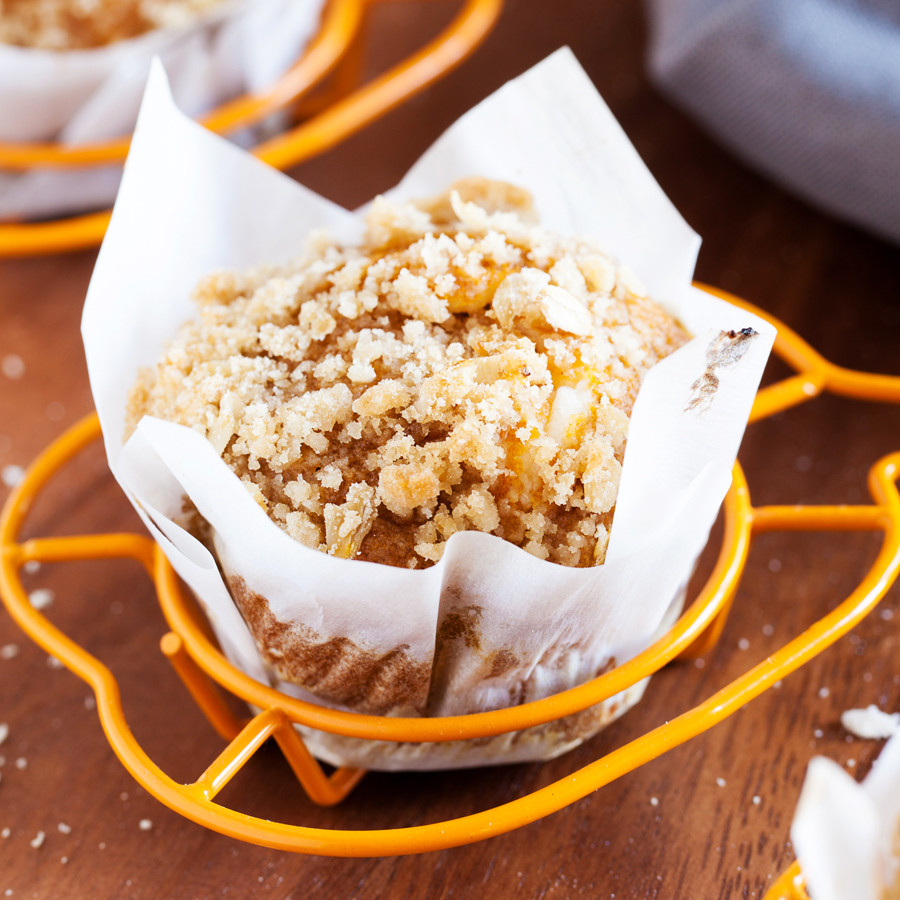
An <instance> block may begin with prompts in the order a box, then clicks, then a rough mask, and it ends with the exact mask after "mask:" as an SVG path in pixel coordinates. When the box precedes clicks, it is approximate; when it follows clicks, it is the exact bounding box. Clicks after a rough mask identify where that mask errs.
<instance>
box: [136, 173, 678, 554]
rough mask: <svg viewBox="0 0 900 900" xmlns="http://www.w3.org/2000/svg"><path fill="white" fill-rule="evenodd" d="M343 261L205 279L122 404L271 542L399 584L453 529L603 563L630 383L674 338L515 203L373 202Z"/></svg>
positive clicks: (586, 257) (328, 253)
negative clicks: (159, 431) (192, 443)
mask: <svg viewBox="0 0 900 900" xmlns="http://www.w3.org/2000/svg"><path fill="white" fill-rule="evenodd" d="M366 225H367V232H366V236H365V239H364V241H363V243H362V245H361V246H359V247H345V246H341V245H339V244H336V243H334V242H333V241H332V240H330V239H329V238H328V237H327V235H324V234H318V235H315V236H314V237H313V238H312V239H311V240H310V241H309V245H308V246H307V248H306V250H305V252H304V253H303V254H302V255H301V257H300V258H299V259H297V260H295V261H294V262H292V263H291V264H289V265H286V266H283V267H264V268H258V269H255V270H253V271H248V272H227V273H220V274H216V275H212V276H211V277H209V278H207V279H205V280H204V281H203V282H202V283H201V284H200V285H199V286H198V287H197V289H196V292H195V299H196V301H197V303H198V305H199V310H200V314H199V318H198V319H197V320H196V321H192V322H189V323H187V324H186V325H184V326H183V327H182V329H181V331H180V333H179V334H178V336H177V338H176V339H175V340H174V342H173V343H172V345H171V346H170V347H169V348H168V351H167V352H166V354H165V357H164V358H163V359H162V360H161V362H160V363H159V364H158V365H157V366H156V368H155V369H152V370H148V371H146V372H144V373H143V375H142V378H141V380H140V382H139V384H138V385H136V386H135V387H134V389H133V390H132V393H131V397H130V406H129V422H130V427H131V428H133V427H135V425H136V424H137V422H138V421H139V419H140V418H141V416H143V415H144V414H149V415H153V416H158V417H160V418H163V419H168V420H170V421H174V422H178V423H181V424H184V425H188V426H190V427H192V428H195V429H196V430H198V431H200V432H201V433H202V434H204V435H205V436H206V437H207V438H208V439H209V440H210V441H211V442H212V444H213V446H214V447H215V448H216V450H217V451H218V452H219V453H220V454H221V455H222V457H223V459H224V460H225V461H226V462H227V463H228V465H229V466H230V467H231V468H232V469H233V470H234V471H235V472H236V473H237V475H238V476H239V477H240V478H241V480H242V481H243V483H244V485H245V486H246V487H247V490H248V491H249V492H250V493H251V494H252V496H253V497H254V499H255V500H256V501H257V502H258V503H259V504H260V506H262V507H263V508H264V509H265V510H266V512H267V513H268V514H269V516H270V517H271V518H272V519H273V520H274V521H275V522H276V523H277V524H278V525H280V526H281V527H282V528H283V529H284V530H285V531H286V532H287V533H288V534H290V535H291V536H292V537H294V538H295V539H296V540H298V541H300V542H301V543H302V544H305V545H306V546H308V547H313V548H316V549H318V550H322V551H325V552H327V553H330V554H333V555H335V556H340V557H345V558H356V559H365V560H372V561H376V562H382V563H389V564H392V565H398V566H407V567H410V568H418V567H423V566H427V565H430V564H432V563H434V562H436V561H437V560H439V559H440V558H441V554H442V553H443V550H444V546H445V544H446V542H447V540H448V539H449V538H450V536H451V535H452V534H454V533H456V532H457V531H466V530H478V531H484V532H490V533H491V534H495V535H498V536H499V537H501V538H505V539H506V540H509V541H511V542H513V543H514V544H517V545H518V546H520V547H523V548H524V549H525V550H527V551H528V552H529V553H532V554H534V555H535V556H538V557H541V558H543V559H549V560H551V561H553V562H558V563H563V564H565V565H572V566H590V565H595V564H597V563H600V562H602V561H603V559H604V556H605V552H606V545H607V539H608V533H609V527H610V524H611V521H612V516H613V510H614V507H615V503H616V493H617V490H618V484H619V476H620V472H621V462H622V457H623V453H624V447H625V438H626V434H627V431H628V416H629V413H630V411H631V408H632V405H633V403H634V400H635V397H636V395H637V391H638V387H639V385H640V382H641V378H642V377H643V375H644V373H645V372H646V371H647V370H648V369H649V368H650V367H651V366H652V365H653V364H654V363H656V362H657V361H658V360H659V359H661V358H662V357H664V356H666V355H667V354H668V353H670V352H672V351H673V350H674V349H675V348H677V347H678V346H679V345H680V344H682V343H683V342H684V341H685V340H687V338H688V335H687V334H686V332H685V331H684V329H683V328H682V327H681V326H680V325H679V324H678V323H677V322H676V321H675V320H674V319H673V318H672V317H671V316H669V315H668V314H667V313H665V312H664V311H663V310H662V309H661V308H660V307H659V306H658V305H657V304H655V303H654V302H653V301H652V300H650V299H649V298H648V297H646V296H645V295H644V293H643V291H642V289H641V288H640V286H639V285H638V284H637V282H636V281H635V279H634V278H633V277H631V276H629V275H628V274H627V273H626V272H625V271H624V270H622V269H621V268H619V267H617V265H616V264H615V263H614V262H613V261H612V260H611V259H610V257H609V256H607V255H605V254H604V253H603V252H602V251H601V250H600V249H598V248H597V247H596V246H594V245H593V244H592V243H591V242H590V241H587V240H582V239H577V238H568V237H561V236H559V235H556V234H554V233H551V232H550V231H548V230H545V229H543V228H541V227H540V226H538V225H537V224H535V222H534V214H533V211H532V209H531V200H530V197H529V195H528V194H527V193H526V192H524V191H522V190H521V189H519V188H514V187H512V186H511V185H505V184H502V183H498V182H492V181H486V180H484V179H467V180H465V181H462V182H459V183H458V184H457V185H455V186H454V187H453V188H452V189H451V190H450V191H448V193H447V194H445V195H442V196H441V197H438V198H434V199H431V200H428V201H421V202H416V203H408V204H401V205H398V204H394V203H389V202H388V201H387V200H385V199H382V198H379V199H376V200H375V201H374V203H373V205H372V207H371V210H370V212H369V214H368V216H367V220H366Z"/></svg>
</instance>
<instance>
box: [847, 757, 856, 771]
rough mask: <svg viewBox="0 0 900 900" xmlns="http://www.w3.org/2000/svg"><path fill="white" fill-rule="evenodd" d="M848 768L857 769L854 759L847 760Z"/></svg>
mask: <svg viewBox="0 0 900 900" xmlns="http://www.w3.org/2000/svg"><path fill="white" fill-rule="evenodd" d="M847 768H848V769H855V768H856V760H855V759H853V757H851V758H850V759H848V760H847Z"/></svg>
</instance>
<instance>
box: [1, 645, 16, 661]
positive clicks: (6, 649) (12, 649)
mask: <svg viewBox="0 0 900 900" xmlns="http://www.w3.org/2000/svg"><path fill="white" fill-rule="evenodd" d="M18 655H19V645H18V644H4V645H3V646H2V647H0V659H13V658H14V657H16V656H18Z"/></svg>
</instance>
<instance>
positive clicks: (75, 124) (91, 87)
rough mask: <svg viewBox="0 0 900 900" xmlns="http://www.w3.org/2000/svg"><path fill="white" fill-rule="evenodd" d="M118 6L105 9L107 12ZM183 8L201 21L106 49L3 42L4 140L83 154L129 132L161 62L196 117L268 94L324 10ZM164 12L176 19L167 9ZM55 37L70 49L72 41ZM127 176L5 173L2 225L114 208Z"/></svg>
mask: <svg viewBox="0 0 900 900" xmlns="http://www.w3.org/2000/svg"><path fill="white" fill-rule="evenodd" d="M115 2H117V0H107V2H104V3H100V4H97V9H98V11H99V13H103V12H104V10H106V9H108V8H109V7H111V6H113V5H114V4H115ZM147 5H148V6H150V7H153V6H154V5H153V4H152V3H148V4H147ZM182 5H183V6H185V7H188V6H190V8H191V10H192V11H193V12H192V14H190V15H188V14H187V13H185V14H184V15H182V16H179V17H176V16H173V15H172V14H171V12H170V13H169V15H168V16H163V18H162V19H161V21H163V22H166V23H167V25H166V26H165V27H158V28H153V29H152V30H149V31H146V32H144V33H142V34H139V35H137V36H135V37H131V38H127V39H124V40H118V41H114V42H112V43H109V44H105V45H103V46H97V47H84V48H78V49H47V48H45V47H36V46H20V45H18V44H13V43H4V42H3V38H2V36H0V141H3V142H11V143H21V142H26V143H35V142H37V143H41V142H48V141H53V142H59V143H61V144H66V145H70V146H75V145H78V144H84V143H90V142H94V141H104V140H108V139H111V138H117V137H121V136H123V135H127V134H129V133H130V132H131V130H132V128H133V127H134V123H135V120H136V118H137V113H138V109H139V107H140V102H141V96H142V94H143V90H144V85H145V83H146V79H147V73H148V70H149V68H150V63H151V61H152V60H153V58H154V57H156V56H158V57H159V58H160V59H162V61H163V63H164V65H165V67H166V71H167V72H168V75H169V80H170V83H171V87H172V91H173V93H174V95H175V98H176V100H177V101H178V103H179V105H180V107H181V108H182V109H184V110H185V111H186V112H188V113H189V114H191V115H194V116H196V115H200V114H202V113H204V112H207V111H209V110H210V109H212V108H214V107H215V106H216V105H218V104H220V103H222V102H223V101H226V100H229V99H232V98H234V97H236V96H238V95H240V94H241V93H252V92H257V91H261V90H263V89H264V88H266V87H267V86H269V85H270V84H272V83H273V82H274V81H275V80H276V79H277V78H278V77H279V76H280V75H281V74H283V73H284V72H285V71H286V70H287V69H288V68H289V67H290V65H291V64H292V63H293V62H294V61H295V60H296V59H297V58H298V56H299V55H300V53H301V52H302V50H303V47H304V46H305V45H306V44H307V42H308V41H309V40H310V38H311V37H312V36H313V35H314V34H315V32H316V29H317V28H318V23H319V17H320V14H321V10H322V5H323V4H322V0H302V2H295V0H207V2H197V0H195V2H194V3H193V4H187V3H184V4H182ZM85 7H87V4H85ZM156 7H158V8H159V12H160V13H164V12H165V11H166V8H165V5H164V4H159V3H157V4H156ZM174 10H175V6H174V4H173V11H174ZM15 12H16V11H15V10H13V11H12V12H11V13H10V14H9V15H10V18H11V19H12V18H14V17H15ZM73 18H74V17H73ZM51 37H54V35H51ZM55 39H56V41H57V42H58V43H62V44H63V45H64V44H65V41H64V34H56V35H55ZM121 173H122V170H121V167H120V166H99V167H90V168H85V169H82V170H79V171H77V172H74V173H73V172H71V171H68V172H67V171H62V170H56V169H53V168H52V167H39V168H35V169H33V170H31V171H27V172H11V171H10V172H0V218H17V217H39V216H48V215H59V214H62V213H71V212H77V211H81V210H85V209H90V208H96V207H99V206H102V205H104V204H108V203H111V202H112V201H113V199H114V198H115V196H116V191H117V189H118V184H119V180H120V178H121Z"/></svg>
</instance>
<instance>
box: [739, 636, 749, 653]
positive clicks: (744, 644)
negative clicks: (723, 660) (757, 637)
mask: <svg viewBox="0 0 900 900" xmlns="http://www.w3.org/2000/svg"><path fill="white" fill-rule="evenodd" d="M738 649H739V650H749V649H750V641H748V640H747V638H741V639H740V640H739V641H738Z"/></svg>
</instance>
